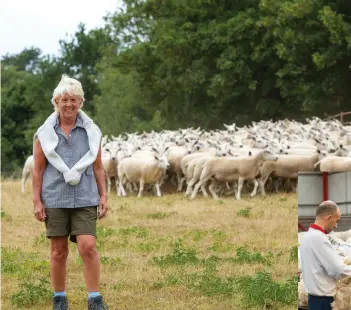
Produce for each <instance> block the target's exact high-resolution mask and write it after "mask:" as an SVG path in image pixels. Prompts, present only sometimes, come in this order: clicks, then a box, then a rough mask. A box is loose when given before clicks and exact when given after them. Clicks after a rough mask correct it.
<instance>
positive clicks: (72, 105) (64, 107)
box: [56, 93, 82, 118]
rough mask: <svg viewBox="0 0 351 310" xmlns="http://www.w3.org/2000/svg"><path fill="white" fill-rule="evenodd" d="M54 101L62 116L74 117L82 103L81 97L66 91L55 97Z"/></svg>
mask: <svg viewBox="0 0 351 310" xmlns="http://www.w3.org/2000/svg"><path fill="white" fill-rule="evenodd" d="M56 101H57V103H58V108H59V112H60V116H62V117H64V118H75V117H76V116H77V114H78V109H79V108H80V106H81V103H82V99H81V98H80V97H79V96H71V95H69V94H67V93H66V94H64V95H63V96H61V97H59V98H57V99H56Z"/></svg>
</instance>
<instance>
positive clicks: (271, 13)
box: [2, 0, 351, 168]
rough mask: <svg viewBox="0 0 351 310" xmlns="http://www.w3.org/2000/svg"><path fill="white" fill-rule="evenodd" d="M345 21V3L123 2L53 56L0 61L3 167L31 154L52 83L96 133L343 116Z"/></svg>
mask: <svg viewBox="0 0 351 310" xmlns="http://www.w3.org/2000/svg"><path fill="white" fill-rule="evenodd" d="M350 22H351V4H350V3H349V2H348V1H346V0H331V1H326V0H280V1H278V0H238V1H229V0H221V1H214V0H167V1H166V0H124V6H123V9H120V10H118V11H116V12H111V13H110V14H108V15H107V16H106V17H105V26H104V27H103V28H98V29H93V30H90V31H86V29H85V26H84V25H83V24H80V25H79V26H78V29H77V31H76V33H75V34H74V35H73V36H71V37H69V38H66V39H65V40H62V41H60V46H61V53H60V55H59V56H58V57H52V56H48V55H44V56H42V55H41V51H40V50H39V49H37V48H35V47H32V48H29V49H24V50H23V52H21V53H20V54H18V55H5V56H4V57H3V60H2V124H3V135H2V149H3V152H2V159H3V161H2V162H3V167H8V168H14V167H16V165H17V166H18V165H21V164H22V163H23V162H24V157H25V156H27V155H29V154H30V153H31V144H32V140H31V137H32V135H33V133H34V131H35V130H36V128H37V127H38V126H39V125H40V124H41V123H42V122H43V121H44V120H45V118H46V117H47V116H48V115H49V113H51V111H52V106H51V104H50V99H51V96H52V91H53V89H54V88H55V86H56V85H57V83H58V81H59V79H60V76H61V74H62V73H67V74H69V75H71V76H74V77H76V78H78V79H79V80H80V81H81V82H82V84H83V87H84V90H85V93H86V104H85V110H87V112H88V113H89V114H90V115H92V116H93V117H94V119H95V121H96V122H97V123H98V125H99V126H100V127H101V129H102V130H103V133H104V134H113V135H117V134H118V133H121V132H124V131H139V132H140V131H143V130H161V129H163V128H166V129H175V128H179V127H186V126H196V127H197V126H201V127H202V128H206V129H212V128H218V127H221V126H222V124H223V123H230V122H236V123H237V124H238V125H244V124H248V122H250V121H253V120H254V121H255V120H256V121H257V120H260V119H273V120H277V119H281V118H294V119H298V120H303V119H304V118H305V117H309V116H311V115H316V116H320V117H323V116H325V115H327V114H333V113H338V112H340V111H347V110H351V104H350V97H351V93H350V91H351V88H350V87H348V82H349V81H350V80H351V76H350V75H351V71H350V70H351V69H350V64H351V53H350V48H351V28H350V27H351V23H350Z"/></svg>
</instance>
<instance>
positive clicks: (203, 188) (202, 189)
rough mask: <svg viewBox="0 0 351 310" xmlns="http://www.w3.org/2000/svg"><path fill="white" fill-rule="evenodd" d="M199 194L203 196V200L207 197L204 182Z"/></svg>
mask: <svg viewBox="0 0 351 310" xmlns="http://www.w3.org/2000/svg"><path fill="white" fill-rule="evenodd" d="M201 192H202V195H204V197H205V198H207V197H208V194H207V192H206V182H205V183H204V185H202V186H201Z"/></svg>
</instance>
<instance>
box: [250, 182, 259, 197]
mask: <svg viewBox="0 0 351 310" xmlns="http://www.w3.org/2000/svg"><path fill="white" fill-rule="evenodd" d="M253 182H254V189H253V191H252V193H251V197H253V196H256V193H257V187H258V181H257V180H256V179H254V180H253Z"/></svg>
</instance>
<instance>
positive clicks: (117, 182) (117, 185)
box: [115, 176, 119, 194]
mask: <svg viewBox="0 0 351 310" xmlns="http://www.w3.org/2000/svg"><path fill="white" fill-rule="evenodd" d="M115 187H116V194H118V191H119V179H118V177H117V176H116V181H115Z"/></svg>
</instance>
